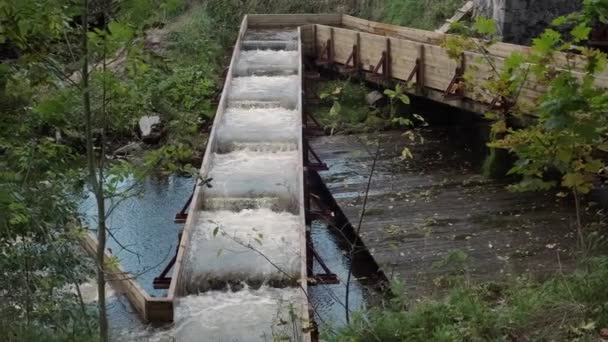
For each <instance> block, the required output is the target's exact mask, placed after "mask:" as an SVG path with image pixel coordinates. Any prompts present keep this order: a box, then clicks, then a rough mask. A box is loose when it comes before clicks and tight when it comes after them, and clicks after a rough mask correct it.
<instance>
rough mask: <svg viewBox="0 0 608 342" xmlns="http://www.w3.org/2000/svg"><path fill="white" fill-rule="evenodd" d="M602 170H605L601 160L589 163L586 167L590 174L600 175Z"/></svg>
mask: <svg viewBox="0 0 608 342" xmlns="http://www.w3.org/2000/svg"><path fill="white" fill-rule="evenodd" d="M602 168H604V163H602V161H601V160H599V159H593V160H590V161H588V162H587V163H586V164H585V167H584V169H585V171H587V172H589V173H598V172H600V170H601V169H602Z"/></svg>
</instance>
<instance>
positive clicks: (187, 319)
mask: <svg viewBox="0 0 608 342" xmlns="http://www.w3.org/2000/svg"><path fill="white" fill-rule="evenodd" d="M241 40H242V42H241V44H240V49H236V50H235V51H236V52H235V53H237V54H238V55H237V56H236V59H235V60H233V63H232V69H231V71H232V78H231V79H230V78H229V81H228V82H227V87H226V90H225V92H226V93H225V94H224V97H225V99H224V101H225V104H224V107H223V108H222V104H220V110H219V111H218V117H217V118H216V120H215V125H214V126H215V127H214V130H213V132H212V137H211V139H213V142H210V146H211V147H210V148H209V149H208V151H207V154H206V158H207V159H208V160H206V164H205V163H204V165H203V171H202V174H201V176H203V178H205V179H207V180H209V181H208V183H209V186H206V185H203V186H201V187H200V188H199V189H200V191H199V194H198V197H197V198H198V201H197V206H196V208H194V210H191V212H190V215H191V216H192V217H191V219H190V223H189V224H190V231H189V242H188V246H187V248H186V249H185V254H184V261H183V269H182V271H181V275H180V285H178V286H179V287H180V289H181V290H179V291H180V292H181V295H182V297H181V298H179V299H178V304H177V306H176V309H175V313H176V314H175V324H174V327H173V328H172V329H171V330H170V331H166V332H163V333H162V334H161V335H160V336H157V338H158V340H163V339H164V338H175V339H177V340H179V341H200V340H201V338H203V336H204V338H203V339H204V340H229V341H258V340H272V339H273V336H277V334H279V335H280V336H284V334H282V333H279V332H278V330H277V329H278V328H277V327H278V326H279V325H280V326H283V328H284V326H285V325H286V324H285V322H289V323H288V324H287V326H288V327H289V332H290V335H293V334H294V332H295V333H296V334H298V335H299V334H300V331H301V327H302V322H301V321H300V318H299V315H300V314H301V313H302V312H304V310H305V309H304V305H303V304H304V303H306V298H305V295H304V293H303V291H302V289H300V287H299V280H300V279H301V278H302V270H303V266H302V265H303V248H302V246H303V243H304V241H303V236H304V232H305V229H306V227H305V224H304V218H303V215H304V212H303V210H302V199H301V198H300V194H301V193H302V191H303V189H302V187H303V181H302V177H303V176H302V151H301V134H302V133H301V128H302V122H301V114H300V113H301V108H300V97H301V96H300V87H301V74H300V68H301V66H300V49H299V46H298V31H297V30H296V29H288V30H285V29H282V30H248V31H247V32H246V33H245V34H244V35H243V36H242V37H241ZM187 226H188V223H187ZM294 313H296V314H295V315H294ZM277 324H278V325H277ZM279 330H280V329H279ZM297 338H299V336H298V337H297Z"/></svg>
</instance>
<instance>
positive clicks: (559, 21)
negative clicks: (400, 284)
mask: <svg viewBox="0 0 608 342" xmlns="http://www.w3.org/2000/svg"><path fill="white" fill-rule="evenodd" d="M567 23H568V17H565V16H561V17H557V18H555V19H554V20H553V22H551V26H562V25H565V24H567Z"/></svg>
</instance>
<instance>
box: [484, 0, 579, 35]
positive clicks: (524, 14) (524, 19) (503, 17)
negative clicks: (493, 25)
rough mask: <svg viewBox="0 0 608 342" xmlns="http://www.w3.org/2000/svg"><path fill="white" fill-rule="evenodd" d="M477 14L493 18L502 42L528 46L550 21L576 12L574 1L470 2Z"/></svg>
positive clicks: (488, 0) (513, 0) (577, 4)
mask: <svg viewBox="0 0 608 342" xmlns="http://www.w3.org/2000/svg"><path fill="white" fill-rule="evenodd" d="M474 2H475V12H476V14H477V15H483V16H486V17H490V18H494V19H495V20H496V21H497V23H498V29H499V32H500V33H501V35H502V37H503V40H504V41H505V42H510V43H517V44H529V43H530V41H531V40H532V38H534V37H536V36H538V35H539V34H540V33H542V32H543V31H544V29H545V28H547V26H549V25H550V24H551V22H552V21H553V19H555V18H557V17H559V16H561V15H564V14H568V13H572V12H574V11H577V10H578V9H580V7H581V4H580V3H581V1H578V0H474Z"/></svg>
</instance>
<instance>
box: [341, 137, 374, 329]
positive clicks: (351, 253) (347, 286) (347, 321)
mask: <svg viewBox="0 0 608 342" xmlns="http://www.w3.org/2000/svg"><path fill="white" fill-rule="evenodd" d="M379 155H380V143H379V142H378V146H377V147H376V154H375V155H374V161H373V162H372V169H371V171H370V173H369V177H368V179H367V188H366V189H365V197H364V198H363V207H362V209H361V215H360V216H359V224H358V225H357V231H356V232H355V237H357V236H359V234H360V232H361V226H362V225H363V219H364V218H365V208H366V207H367V200H368V198H369V189H370V187H371V184H372V178H373V176H374V171H375V169H376V163H377V161H378V156H379ZM354 250H355V246H353V248H351V250H350V255H349V258H350V264H349V267H348V277H347V278H346V299H345V302H346V303H345V304H346V310H345V312H346V323H347V324H348V323H350V311H349V299H350V281H351V277H352V273H353V255H354Z"/></svg>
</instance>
